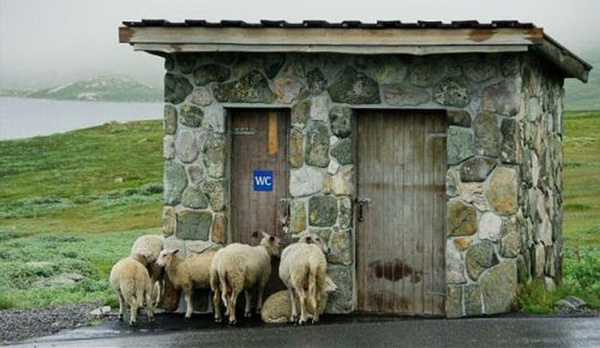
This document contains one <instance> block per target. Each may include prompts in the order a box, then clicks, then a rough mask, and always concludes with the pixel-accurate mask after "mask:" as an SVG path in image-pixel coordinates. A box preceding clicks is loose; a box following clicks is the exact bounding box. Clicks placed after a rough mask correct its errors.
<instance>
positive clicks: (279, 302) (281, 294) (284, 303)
mask: <svg viewBox="0 0 600 348" xmlns="http://www.w3.org/2000/svg"><path fill="white" fill-rule="evenodd" d="M336 290H337V286H336V285H335V283H334V282H333V280H331V278H329V277H325V289H324V291H323V293H322V294H321V302H320V305H319V309H318V312H319V315H321V314H323V312H325V306H327V299H328V298H329V294H330V293H332V292H334V291H336ZM291 314H292V302H291V301H290V295H289V291H287V290H281V291H278V292H276V293H274V294H273V295H271V296H269V298H267V300H266V301H265V303H264V304H263V308H262V311H261V312H260V316H261V318H262V320H263V321H264V322H265V323H268V324H282V323H287V322H288V321H289V320H290V316H291Z"/></svg>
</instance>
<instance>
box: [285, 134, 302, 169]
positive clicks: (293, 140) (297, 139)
mask: <svg viewBox="0 0 600 348" xmlns="http://www.w3.org/2000/svg"><path fill="white" fill-rule="evenodd" d="M303 139H304V138H303V137H302V132H301V131H299V130H297V129H292V130H291V132H290V150H289V151H290V166H291V167H292V168H300V167H302V164H304V150H303V148H302V145H303V144H302V143H303Z"/></svg>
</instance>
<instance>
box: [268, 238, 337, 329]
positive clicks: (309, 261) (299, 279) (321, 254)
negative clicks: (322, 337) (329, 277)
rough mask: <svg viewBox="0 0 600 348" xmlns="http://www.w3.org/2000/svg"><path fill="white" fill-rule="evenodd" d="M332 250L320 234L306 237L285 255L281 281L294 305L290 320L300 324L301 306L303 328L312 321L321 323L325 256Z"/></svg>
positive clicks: (282, 257)
mask: <svg viewBox="0 0 600 348" xmlns="http://www.w3.org/2000/svg"><path fill="white" fill-rule="evenodd" d="M326 252H329V248H328V247H327V245H326V244H325V242H324V241H323V240H322V239H321V237H319V236H318V235H316V234H312V233H305V234H302V235H301V236H300V239H299V240H298V242H297V243H293V244H290V245H289V246H287V247H286V248H285V249H284V250H283V252H282V254H281V263H280V264H279V277H280V278H281V280H282V281H283V283H284V284H285V286H286V287H287V288H288V293H289V297H290V302H291V315H290V318H289V320H290V321H291V322H295V321H296V320H298V303H299V304H300V319H299V320H298V324H303V323H305V322H307V321H308V319H309V318H312V320H313V323H316V322H318V321H319V315H320V313H319V310H318V309H319V308H321V302H322V295H323V293H324V292H325V283H326V282H325V279H326V274H327V260H326V258H325V253H326Z"/></svg>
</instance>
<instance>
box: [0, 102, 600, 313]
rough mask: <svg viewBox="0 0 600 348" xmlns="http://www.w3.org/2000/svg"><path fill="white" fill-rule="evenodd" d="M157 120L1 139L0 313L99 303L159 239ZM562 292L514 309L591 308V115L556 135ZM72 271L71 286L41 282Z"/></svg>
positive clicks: (598, 154) (596, 279) (598, 244)
mask: <svg viewBox="0 0 600 348" xmlns="http://www.w3.org/2000/svg"><path fill="white" fill-rule="evenodd" d="M161 139H162V130H161V122H160V121H144V122H132V123H127V124H107V125H103V126H100V127H94V128H89V129H84V130H78V131H73V132H69V133H64V134H58V135H52V136H46V137H36V138H31V139H25V140H14V141H1V142H0V177H1V178H2V180H1V181H0V274H2V275H3V277H0V308H7V307H37V306H45V305H50V304H63V303H73V302H81V301H94V300H101V301H104V302H107V303H112V304H114V301H115V297H114V294H113V293H112V291H111V290H110V289H109V288H108V281H107V278H108V273H109V271H110V268H111V266H112V264H113V263H114V262H116V261H117V260H118V259H120V258H121V257H123V256H125V255H127V254H128V253H129V248H130V246H131V243H132V242H133V241H134V240H135V238H137V237H138V236H140V235H142V234H145V233H160V217H161V210H162V203H161V201H162V199H161V197H162V195H161V192H162V156H161V154H162V151H161V149H162V146H161V143H162V141H161ZM564 147H565V148H564V158H565V168H564V175H563V178H564V189H565V195H564V209H565V216H564V239H565V245H566V246H567V249H566V251H565V256H566V257H565V284H566V285H565V286H564V287H563V288H561V289H560V290H559V292H558V293H556V294H555V295H552V296H548V295H546V294H545V293H542V292H540V291H539V288H535V287H534V288H532V289H531V291H530V292H527V293H525V295H524V296H523V297H522V298H521V299H522V305H523V308H525V309H526V310H531V311H548V310H549V309H550V308H551V306H552V304H553V303H554V300H555V299H556V297H558V296H563V295H565V294H577V295H580V296H584V297H585V298H586V299H587V300H588V301H591V303H592V304H595V305H596V306H600V296H599V295H598V294H600V112H570V113H568V115H567V117H566V129H565V134H564ZM69 273H77V274H79V275H82V276H83V277H84V278H83V280H81V281H78V282H76V283H74V284H65V285H60V286H53V287H48V286H44V282H45V281H47V280H48V279H53V277H56V276H59V275H61V274H62V275H64V274H69Z"/></svg>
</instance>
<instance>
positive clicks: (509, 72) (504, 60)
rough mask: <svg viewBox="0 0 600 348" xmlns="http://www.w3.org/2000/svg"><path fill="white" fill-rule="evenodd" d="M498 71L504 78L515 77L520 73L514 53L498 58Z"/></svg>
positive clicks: (517, 59)
mask: <svg viewBox="0 0 600 348" xmlns="http://www.w3.org/2000/svg"><path fill="white" fill-rule="evenodd" d="M500 71H502V75H503V76H505V77H508V76H514V75H517V74H518V73H519V72H520V71H521V65H520V61H519V57H518V56H517V55H516V54H514V53H504V54H502V55H501V56H500Z"/></svg>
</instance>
